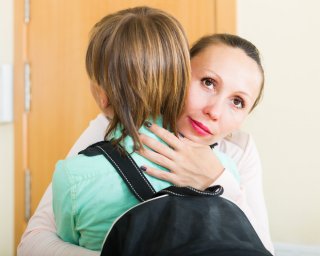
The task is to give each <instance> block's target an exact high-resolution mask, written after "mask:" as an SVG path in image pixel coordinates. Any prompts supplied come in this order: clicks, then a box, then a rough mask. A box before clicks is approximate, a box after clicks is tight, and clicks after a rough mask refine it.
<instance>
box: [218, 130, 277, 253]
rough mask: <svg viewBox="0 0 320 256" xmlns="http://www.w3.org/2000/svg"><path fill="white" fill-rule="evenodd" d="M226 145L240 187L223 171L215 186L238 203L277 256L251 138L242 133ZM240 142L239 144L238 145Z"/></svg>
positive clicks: (260, 171)
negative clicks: (236, 168) (237, 170)
mask: <svg viewBox="0 0 320 256" xmlns="http://www.w3.org/2000/svg"><path fill="white" fill-rule="evenodd" d="M233 140H234V141H232V142H227V143H224V145H223V146H222V147H221V148H220V150H221V151H223V152H224V153H226V154H227V155H229V156H230V157H231V158H233V159H234V161H235V162H236V163H237V166H238V169H239V173H240V184H239V183H238V182H237V180H236V179H235V178H234V176H233V175H231V173H230V172H229V171H226V170H225V171H224V172H223V173H222V174H221V175H220V176H219V178H218V179H217V180H216V181H215V182H214V184H213V185H217V184H219V185H221V186H223V187H224V194H223V196H224V197H225V198H227V199H229V200H231V201H233V202H234V203H236V204H237V205H238V206H239V207H240V208H241V209H242V210H243V211H244V213H245V214H246V215H247V217H248V219H249V220H250V222H251V224H252V226H253V227H254V228H255V230H256V232H257V234H258V236H259V237H260V239H261V241H262V242H263V244H264V246H265V247H266V248H267V249H268V250H269V251H270V252H271V253H272V254H274V247H273V244H272V241H271V237H270V231H269V222H268V216H267V210H266V206H265V200H264V195H263V185H262V168H261V163H260V157H259V154H258V151H257V149H256V146H255V144H254V141H253V139H252V137H251V136H250V135H247V134H244V133H243V134H242V135H241V137H236V138H234V139H233ZM238 142H239V143H238Z"/></svg>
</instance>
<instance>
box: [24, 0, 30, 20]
mask: <svg viewBox="0 0 320 256" xmlns="http://www.w3.org/2000/svg"><path fill="white" fill-rule="evenodd" d="M29 21H30V0H24V22H25V23H26V24H28V23H29Z"/></svg>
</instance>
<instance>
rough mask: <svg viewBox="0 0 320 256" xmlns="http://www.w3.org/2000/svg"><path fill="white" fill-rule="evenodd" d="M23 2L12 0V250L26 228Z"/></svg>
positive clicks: (24, 37)
mask: <svg viewBox="0 0 320 256" xmlns="http://www.w3.org/2000/svg"><path fill="white" fill-rule="evenodd" d="M23 11H24V3H23V1H20V0H15V1H14V53H15V54H14V178H15V183H14V184H15V189H14V191H15V192H14V250H13V251H14V252H15V254H16V248H17V246H18V244H19V242H20V239H21V235H22V233H23V231H24V229H25V228H26V222H25V221H24V220H23V219H21V216H23V214H22V213H23V212H24V198H23V195H24V192H23V190H24V168H25V166H24V165H25V164H26V163H25V162H26V155H25V153H24V147H25V145H24V139H23V126H24V120H23V119H24V118H23V112H24V63H23V62H24V58H25V57H26V49H25V47H26V45H25V43H26V34H27V33H26V25H24V20H23V17H24V12H23Z"/></svg>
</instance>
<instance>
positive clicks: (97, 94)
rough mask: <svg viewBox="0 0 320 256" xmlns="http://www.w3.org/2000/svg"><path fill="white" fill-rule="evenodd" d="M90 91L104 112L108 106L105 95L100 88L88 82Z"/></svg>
mask: <svg viewBox="0 0 320 256" xmlns="http://www.w3.org/2000/svg"><path fill="white" fill-rule="evenodd" d="M90 89H91V93H92V96H93V98H94V99H95V101H96V103H97V105H98V106H99V108H100V109H101V110H102V111H104V110H105V109H106V108H107V107H108V106H109V99H108V96H107V94H106V93H105V91H104V90H103V88H102V87H101V86H99V85H98V84H96V83H95V82H92V81H91V82H90Z"/></svg>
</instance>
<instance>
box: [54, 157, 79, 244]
mask: <svg viewBox="0 0 320 256" xmlns="http://www.w3.org/2000/svg"><path fill="white" fill-rule="evenodd" d="M76 193H77V192H76V190H75V186H74V185H73V183H72V181H71V180H70V177H69V176H68V170H67V169H66V164H64V161H59V162H58V163H57V165H56V170H55V172H54V174H53V178H52V205H53V213H54V217H55V222H56V227H57V234H58V236H59V237H61V239H62V240H63V241H65V242H69V243H72V244H76V245H78V244H79V237H80V234H79V233H78V232H77V231H76V225H77V220H76V216H77V209H76V204H75V202H76V196H77V195H76Z"/></svg>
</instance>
